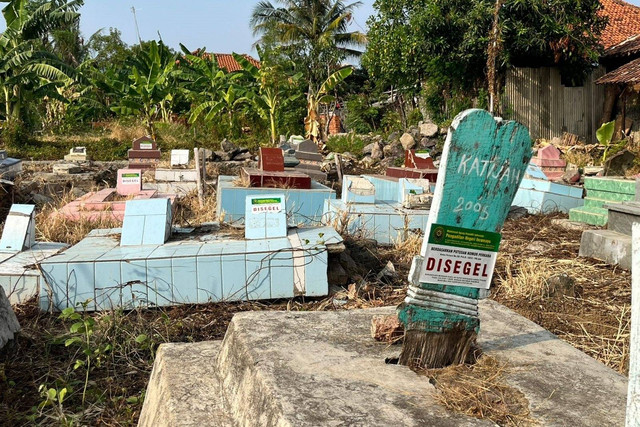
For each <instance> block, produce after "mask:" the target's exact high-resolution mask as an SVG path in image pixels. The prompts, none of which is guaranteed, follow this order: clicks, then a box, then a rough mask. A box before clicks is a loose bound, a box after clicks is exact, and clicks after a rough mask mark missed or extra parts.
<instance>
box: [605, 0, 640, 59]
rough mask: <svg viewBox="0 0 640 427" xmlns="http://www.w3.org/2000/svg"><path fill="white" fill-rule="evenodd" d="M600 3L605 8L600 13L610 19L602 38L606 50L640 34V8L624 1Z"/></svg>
mask: <svg viewBox="0 0 640 427" xmlns="http://www.w3.org/2000/svg"><path fill="white" fill-rule="evenodd" d="M600 3H602V6H603V9H602V10H601V12H600V13H602V14H603V15H604V16H606V17H608V18H609V22H608V24H607V26H606V27H605V29H604V31H602V35H601V36H600V41H601V42H602V45H603V46H604V48H605V49H608V48H610V47H611V46H614V45H617V44H618V43H621V42H623V41H624V40H626V39H628V38H629V37H631V36H634V35H636V34H640V7H638V6H634V5H632V4H629V3H625V2H623V1H622V0H600Z"/></svg>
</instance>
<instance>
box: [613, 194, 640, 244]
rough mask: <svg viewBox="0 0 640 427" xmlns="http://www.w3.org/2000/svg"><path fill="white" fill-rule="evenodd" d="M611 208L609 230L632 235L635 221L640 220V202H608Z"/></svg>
mask: <svg viewBox="0 0 640 427" xmlns="http://www.w3.org/2000/svg"><path fill="white" fill-rule="evenodd" d="M604 207H605V208H607V209H608V210H609V223H608V224H607V228H608V229H609V230H612V231H615V232H618V233H622V234H624V235H627V236H631V229H632V226H633V223H634V222H640V202H623V203H616V204H607V205H605V206H604Z"/></svg>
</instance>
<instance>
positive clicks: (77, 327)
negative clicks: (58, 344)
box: [60, 301, 113, 407]
mask: <svg viewBox="0 0 640 427" xmlns="http://www.w3.org/2000/svg"><path fill="white" fill-rule="evenodd" d="M88 304H89V301H85V302H84V303H82V304H81V305H82V307H83V308H84V309H85V310H86V308H87V306H88ZM60 319H62V320H67V321H72V322H73V323H72V324H71V327H70V328H69V338H67V340H66V341H65V342H64V345H65V347H70V346H76V347H78V348H79V349H80V351H81V352H82V354H83V355H84V358H80V359H76V361H75V364H74V365H73V369H74V370H75V369H80V368H82V369H84V370H85V378H84V385H83V388H82V406H83V407H84V404H85V400H86V394H87V386H88V385H89V374H90V373H91V370H92V369H93V368H94V367H95V366H100V364H101V363H102V360H103V358H104V356H105V355H106V354H107V353H109V352H110V351H111V349H112V348H113V347H112V345H111V344H109V343H101V344H99V345H95V343H94V342H93V339H92V337H93V334H94V327H95V324H96V322H95V320H94V319H93V318H92V317H91V316H89V315H88V314H87V313H86V311H85V312H84V313H82V314H81V313H78V312H77V311H76V310H75V309H74V308H73V307H67V308H65V309H64V310H63V311H62V314H60Z"/></svg>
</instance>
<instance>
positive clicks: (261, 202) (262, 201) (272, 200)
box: [251, 197, 282, 205]
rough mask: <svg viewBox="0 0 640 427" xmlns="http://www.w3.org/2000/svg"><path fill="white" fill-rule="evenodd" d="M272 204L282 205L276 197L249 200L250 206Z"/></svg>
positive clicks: (280, 200)
mask: <svg viewBox="0 0 640 427" xmlns="http://www.w3.org/2000/svg"><path fill="white" fill-rule="evenodd" d="M272 203H282V199H281V198H279V197H277V198H275V197H274V198H264V199H252V200H251V204H252V205H267V204H272Z"/></svg>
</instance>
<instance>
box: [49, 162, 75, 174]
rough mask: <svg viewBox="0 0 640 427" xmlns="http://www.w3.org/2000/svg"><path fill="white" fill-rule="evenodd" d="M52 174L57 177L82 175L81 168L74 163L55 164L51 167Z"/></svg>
mask: <svg viewBox="0 0 640 427" xmlns="http://www.w3.org/2000/svg"><path fill="white" fill-rule="evenodd" d="M52 170H53V173H55V174H58V175H73V174H78V173H82V168H81V167H80V166H78V165H77V164H75V163H56V164H55V165H53V166H52Z"/></svg>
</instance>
